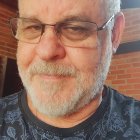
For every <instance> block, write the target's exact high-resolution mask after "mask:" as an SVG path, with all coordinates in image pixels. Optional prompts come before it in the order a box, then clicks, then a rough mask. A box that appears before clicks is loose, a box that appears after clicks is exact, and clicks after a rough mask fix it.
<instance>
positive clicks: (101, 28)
mask: <svg viewBox="0 0 140 140" xmlns="http://www.w3.org/2000/svg"><path fill="white" fill-rule="evenodd" d="M114 17H115V15H113V16H112V17H111V18H110V19H109V20H108V21H107V22H105V23H104V24H103V25H102V26H101V27H98V29H97V31H100V30H104V29H105V28H106V27H107V26H108V24H109V23H110V22H111V21H112V20H113V18H114Z"/></svg>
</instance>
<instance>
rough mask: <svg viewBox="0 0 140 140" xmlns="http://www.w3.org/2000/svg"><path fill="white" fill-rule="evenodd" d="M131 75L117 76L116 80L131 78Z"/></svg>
mask: <svg viewBox="0 0 140 140" xmlns="http://www.w3.org/2000/svg"><path fill="white" fill-rule="evenodd" d="M131 77H132V75H131V74H123V75H117V78H118V79H126V78H127V79H128V78H131Z"/></svg>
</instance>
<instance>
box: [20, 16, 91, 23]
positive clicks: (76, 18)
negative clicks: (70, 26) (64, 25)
mask: <svg viewBox="0 0 140 140" xmlns="http://www.w3.org/2000/svg"><path fill="white" fill-rule="evenodd" d="M20 18H27V19H31V20H36V21H38V22H40V23H44V22H43V21H41V20H39V19H38V18H37V16H28V17H24V16H21V17H20ZM68 21H88V22H92V21H91V18H90V17H88V16H85V15H69V16H65V17H63V18H61V19H60V20H59V21H56V22H55V23H61V22H68ZM44 24H46V23H44ZM48 24H54V23H48Z"/></svg>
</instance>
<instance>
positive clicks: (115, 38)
mask: <svg viewBox="0 0 140 140" xmlns="http://www.w3.org/2000/svg"><path fill="white" fill-rule="evenodd" d="M124 27H125V18H124V15H123V13H122V12H119V13H118V14H117V15H116V16H115V21H114V27H113V30H112V51H113V53H115V52H116V50H117V49H118V47H119V44H120V41H121V36H122V34H123V30H124Z"/></svg>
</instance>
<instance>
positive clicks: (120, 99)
mask: <svg viewBox="0 0 140 140" xmlns="http://www.w3.org/2000/svg"><path fill="white" fill-rule="evenodd" d="M108 92H109V95H110V107H109V108H110V109H109V111H110V113H109V130H111V131H112V132H116V133H118V132H121V130H122V131H123V134H121V136H122V135H123V138H130V137H132V138H137V137H139V136H140V101H138V100H136V99H134V98H132V97H127V96H125V95H123V94H121V93H119V92H118V91H116V90H114V89H111V88H108ZM118 134H119V133H118Z"/></svg>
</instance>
